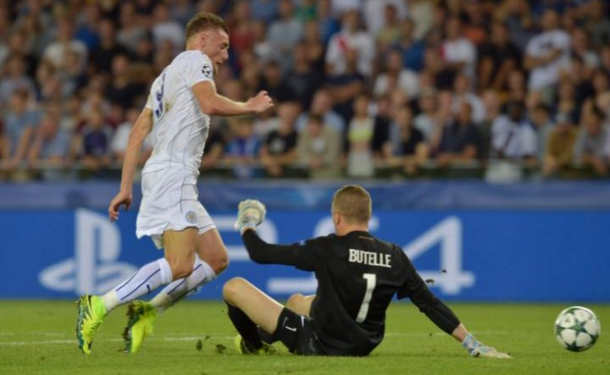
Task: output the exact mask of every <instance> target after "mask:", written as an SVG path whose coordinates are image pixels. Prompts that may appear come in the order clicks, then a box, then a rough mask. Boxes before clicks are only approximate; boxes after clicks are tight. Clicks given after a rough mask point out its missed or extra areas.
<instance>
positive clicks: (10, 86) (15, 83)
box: [0, 55, 36, 104]
mask: <svg viewBox="0 0 610 375" xmlns="http://www.w3.org/2000/svg"><path fill="white" fill-rule="evenodd" d="M25 68H26V63H25V60H24V59H23V57H21V56H20V55H11V56H10V57H9V58H8V61H7V64H6V75H5V76H4V78H2V79H1V80H0V104H1V103H4V104H6V103H8V102H9V101H10V99H11V97H12V96H13V93H14V92H15V91H16V90H25V91H26V92H27V93H28V96H29V97H30V98H34V97H35V96H36V88H35V86H34V82H33V81H32V79H31V78H30V77H28V76H27V75H26V74H25Z"/></svg>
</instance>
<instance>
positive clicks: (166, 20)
mask: <svg viewBox="0 0 610 375" xmlns="http://www.w3.org/2000/svg"><path fill="white" fill-rule="evenodd" d="M150 32H151V34H152V38H153V42H154V44H155V45H156V46H160V45H161V43H162V42H163V41H169V42H171V43H172V45H173V46H174V54H177V53H178V51H180V50H182V47H183V45H184V43H185V41H184V28H183V27H182V25H180V24H179V23H178V22H176V21H174V20H172V19H171V16H170V10H169V8H168V7H167V5H165V4H163V3H161V4H157V5H156V6H155V11H154V21H153V26H152V27H151V30H150Z"/></svg>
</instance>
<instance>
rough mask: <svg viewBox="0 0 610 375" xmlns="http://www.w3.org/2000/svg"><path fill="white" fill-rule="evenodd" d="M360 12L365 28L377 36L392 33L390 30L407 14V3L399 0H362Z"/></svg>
mask: <svg viewBox="0 0 610 375" xmlns="http://www.w3.org/2000/svg"><path fill="white" fill-rule="evenodd" d="M361 12H362V14H363V18H364V23H365V25H366V29H367V30H368V31H369V32H370V33H371V34H373V35H375V36H377V37H378V38H379V36H380V35H382V34H386V35H387V34H388V32H389V34H390V35H391V34H393V31H391V30H392V29H393V28H394V27H395V26H396V25H397V24H398V23H400V21H401V20H403V19H404V18H405V17H406V15H407V4H406V2H405V1H401V0H364V1H363V4H362V7H361ZM384 30H385V31H384ZM381 39H384V37H382V38H381Z"/></svg>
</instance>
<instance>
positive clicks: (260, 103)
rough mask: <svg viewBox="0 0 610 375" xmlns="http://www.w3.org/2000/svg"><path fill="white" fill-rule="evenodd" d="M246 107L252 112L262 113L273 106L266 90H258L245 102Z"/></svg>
mask: <svg viewBox="0 0 610 375" xmlns="http://www.w3.org/2000/svg"><path fill="white" fill-rule="evenodd" d="M246 105H247V106H248V108H249V109H250V110H251V111H252V112H254V113H262V112H265V111H266V110H268V109H269V108H271V107H273V100H272V99H271V97H270V96H269V94H268V93H267V91H259V92H258V94H256V96H255V97H253V98H250V99H248V101H247V102H246Z"/></svg>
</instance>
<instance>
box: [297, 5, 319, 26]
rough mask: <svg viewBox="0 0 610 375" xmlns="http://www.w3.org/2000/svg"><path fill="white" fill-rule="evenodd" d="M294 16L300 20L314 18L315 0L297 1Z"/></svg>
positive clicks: (306, 20) (304, 20)
mask: <svg viewBox="0 0 610 375" xmlns="http://www.w3.org/2000/svg"><path fill="white" fill-rule="evenodd" d="M295 17H296V18H297V19H298V20H299V21H301V22H308V21H313V20H315V19H316V0H301V1H299V2H298V6H297V9H296V11H295Z"/></svg>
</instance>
